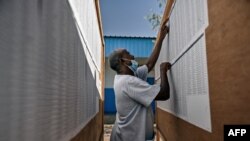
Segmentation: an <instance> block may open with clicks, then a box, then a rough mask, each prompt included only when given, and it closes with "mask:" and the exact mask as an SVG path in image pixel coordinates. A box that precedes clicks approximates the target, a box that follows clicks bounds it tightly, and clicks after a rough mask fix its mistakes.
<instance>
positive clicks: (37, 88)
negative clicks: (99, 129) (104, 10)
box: [0, 0, 101, 141]
mask: <svg viewBox="0 0 250 141" xmlns="http://www.w3.org/2000/svg"><path fill="white" fill-rule="evenodd" d="M77 2H79V4H80V5H77V4H78V3H74V4H71V6H75V7H76V6H78V7H80V6H81V5H82V6H83V7H84V6H85V8H88V9H87V10H86V11H89V10H91V11H89V13H88V14H87V13H83V14H82V15H80V16H82V17H81V18H85V19H88V20H87V21H88V26H83V27H84V29H80V28H79V25H81V24H79V23H77V24H76V20H75V19H74V18H73V17H75V18H76V15H75V14H74V13H72V11H71V10H72V9H73V8H72V9H71V7H70V6H69V3H68V2H67V1H66V0H53V1H50V0H26V1H24V0H1V1H0V31H1V32H0V96H1V98H0V105H1V106H0V116H1V118H0V125H1V128H0V140H1V141H17V140H19V141H45V140H46V141H56V140H69V139H70V138H72V137H73V136H75V135H76V134H77V133H78V132H79V131H80V130H81V129H82V128H83V127H84V126H85V125H86V124H87V123H88V121H90V120H91V119H92V118H93V117H94V116H95V115H96V113H97V112H98V111H99V109H98V108H99V96H100V84H101V82H100V80H99V75H100V66H101V63H100V62H101V55H100V52H99V51H101V49H100V47H101V39H100V38H101V36H100V33H99V31H98V23H97V20H96V19H97V18H96V13H95V11H94V9H95V7H94V1H77ZM80 2H81V3H80ZM84 2H87V3H88V4H89V5H91V6H90V7H87V6H86V5H85V3H84ZM80 9H81V8H79V9H78V10H79V13H80V12H81V11H80ZM73 11H74V12H75V10H73ZM86 14H87V15H86ZM73 15H74V16H73ZM77 16H79V15H77ZM80 16H79V17H80ZM79 17H78V18H79ZM86 17H87V18H86ZM83 21H84V20H83ZM90 25H91V27H92V28H90ZM87 29H88V30H87ZM82 33H85V34H86V36H82V35H81V34H82ZM88 49H91V50H88ZM91 57H92V58H91Z"/></svg>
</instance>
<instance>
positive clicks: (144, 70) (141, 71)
mask: <svg viewBox="0 0 250 141" xmlns="http://www.w3.org/2000/svg"><path fill="white" fill-rule="evenodd" d="M136 75H137V77H138V78H140V79H142V80H144V81H146V80H147V75H148V67H147V65H143V66H140V67H139V68H138V69H137V70H136Z"/></svg>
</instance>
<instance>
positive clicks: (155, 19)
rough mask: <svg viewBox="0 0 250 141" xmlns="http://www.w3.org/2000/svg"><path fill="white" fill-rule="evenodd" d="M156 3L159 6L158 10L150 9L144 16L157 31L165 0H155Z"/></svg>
mask: <svg viewBox="0 0 250 141" xmlns="http://www.w3.org/2000/svg"><path fill="white" fill-rule="evenodd" d="M157 3H158V6H159V8H160V12H155V11H153V10H152V9H150V13H149V14H148V15H146V16H145V19H146V20H148V21H149V23H150V24H151V26H152V29H153V30H155V31H158V29H159V27H160V24H161V18H162V14H163V10H164V6H165V5H166V0H157Z"/></svg>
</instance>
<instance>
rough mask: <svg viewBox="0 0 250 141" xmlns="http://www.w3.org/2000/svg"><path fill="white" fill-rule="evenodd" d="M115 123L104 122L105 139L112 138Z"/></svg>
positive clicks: (105, 140)
mask: <svg viewBox="0 0 250 141" xmlns="http://www.w3.org/2000/svg"><path fill="white" fill-rule="evenodd" d="M112 127H113V124H104V141H109V140H110V134H111V131H112Z"/></svg>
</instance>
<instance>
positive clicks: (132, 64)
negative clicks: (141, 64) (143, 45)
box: [123, 58, 138, 75]
mask: <svg viewBox="0 0 250 141" xmlns="http://www.w3.org/2000/svg"><path fill="white" fill-rule="evenodd" d="M123 60H128V59H125V58H124V59H123ZM128 61H131V65H130V66H128V65H127V66H128V68H129V69H130V70H132V71H133V72H134V74H135V75H136V70H137V68H138V63H137V62H136V61H135V60H128Z"/></svg>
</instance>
